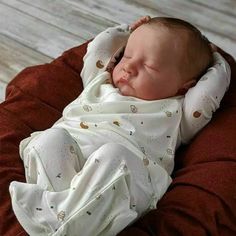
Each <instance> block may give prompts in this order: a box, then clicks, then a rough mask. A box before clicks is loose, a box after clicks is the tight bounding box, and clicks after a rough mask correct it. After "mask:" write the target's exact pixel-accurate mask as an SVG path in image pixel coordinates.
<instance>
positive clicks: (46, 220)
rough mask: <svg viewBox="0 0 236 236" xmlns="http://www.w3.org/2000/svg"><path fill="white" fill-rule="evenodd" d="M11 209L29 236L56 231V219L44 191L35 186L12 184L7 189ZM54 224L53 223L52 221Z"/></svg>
mask: <svg viewBox="0 0 236 236" xmlns="http://www.w3.org/2000/svg"><path fill="white" fill-rule="evenodd" d="M9 191H10V195H11V198H12V208H13V210H14V213H15V215H16V217H17V219H18V221H19V222H20V223H21V225H22V226H23V228H24V229H25V230H26V232H27V233H29V234H30V235H50V234H51V233H52V232H55V231H56V228H57V225H55V223H53V221H54V219H55V218H56V217H55V215H54V214H53V212H52V211H51V210H50V208H49V207H48V205H47V201H46V198H45V193H46V191H45V190H43V189H41V188H40V187H39V186H38V185H35V184H26V183H20V182H16V181H14V182H12V183H11V184H10V187H9ZM54 222H55V221H54Z"/></svg>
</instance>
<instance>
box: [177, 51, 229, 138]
mask: <svg viewBox="0 0 236 236" xmlns="http://www.w3.org/2000/svg"><path fill="white" fill-rule="evenodd" d="M213 56H214V65H213V66H212V67H210V68H209V69H208V71H207V73H206V74H205V75H204V76H202V78H201V79H200V80H199V81H198V83H197V84H196V85H195V86H194V87H193V88H191V89H189V90H188V92H187V93H186V94H185V99H184V104H183V117H182V121H181V126H180V134H181V140H182V142H183V143H188V142H189V141H190V140H191V138H193V136H194V135H195V134H196V133H197V132H198V131H199V130H200V129H202V128H203V127H204V126H205V125H206V124H207V123H208V122H209V121H210V120H211V118H212V114H213V112H215V111H216V110H217V109H218V108H219V106H220V102H221V100H222V98H223V96H224V94H225V92H226V90H227V89H228V86H229V83H230V75H231V71H230V66H229V64H228V63H227V62H226V61H225V59H224V58H223V57H222V56H221V55H220V54H219V53H217V52H214V53H213Z"/></svg>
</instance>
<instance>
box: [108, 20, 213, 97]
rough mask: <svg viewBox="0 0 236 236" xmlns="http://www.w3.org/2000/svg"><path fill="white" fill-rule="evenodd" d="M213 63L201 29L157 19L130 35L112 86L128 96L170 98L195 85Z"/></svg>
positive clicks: (180, 21)
mask: <svg viewBox="0 0 236 236" xmlns="http://www.w3.org/2000/svg"><path fill="white" fill-rule="evenodd" d="M212 61H213V57H212V52H211V48H210V45H209V43H208V42H207V40H206V39H205V38H204V37H203V36H202V34H201V33H200V31H199V30H198V29H196V28H195V27H194V26H192V25H191V24H190V23H188V22H185V21H183V20H180V19H175V18H165V17H156V18H152V19H151V20H150V21H149V22H148V23H146V24H143V25H141V26H139V27H138V28H137V29H135V30H134V31H133V32H132V33H131V35H130V37H129V39H128V42H127V45H126V48H125V51H124V55H123V57H122V58H121V60H120V62H119V63H118V64H117V65H116V67H115V68H114V70H113V72H112V77H113V83H114V85H115V86H116V87H117V88H119V90H120V92H121V94H123V95H125V96H134V97H137V98H141V99H145V100H157V99H163V98H168V97H172V96H176V95H180V94H183V93H184V92H186V91H187V90H188V88H190V87H192V86H193V85H195V83H196V81H197V80H198V78H199V77H200V76H201V75H202V74H203V73H204V72H205V71H206V69H207V68H208V67H209V65H210V64H211V63H212Z"/></svg>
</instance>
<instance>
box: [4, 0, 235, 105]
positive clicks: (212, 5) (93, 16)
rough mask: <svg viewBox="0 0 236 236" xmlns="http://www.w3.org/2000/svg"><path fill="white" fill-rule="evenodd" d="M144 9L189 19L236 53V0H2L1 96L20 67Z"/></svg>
mask: <svg viewBox="0 0 236 236" xmlns="http://www.w3.org/2000/svg"><path fill="white" fill-rule="evenodd" d="M143 15H150V16H172V17H178V18H182V19H184V20H187V21H189V22H191V23H192V24H194V25H195V26H197V27H198V28H199V29H200V30H201V31H202V32H203V33H204V34H205V35H206V36H207V37H208V38H209V40H211V41H212V42H213V43H215V44H217V45H219V46H220V47H222V48H223V49H224V50H226V51H227V52H230V54H232V55H233V56H234V57H235V58H236V30H235V29H236V0H145V1H143V0H133V1H132V0H116V1H110V0H0V102H1V101H3V100H4V96H5V88H6V85H7V84H8V83H9V81H10V80H11V79H12V78H13V77H14V76H15V75H16V74H17V73H18V72H19V71H21V70H22V69H23V68H25V67H28V66H31V65H37V64H43V63H47V62H50V61H51V60H52V59H53V58H56V57H58V56H60V55H61V53H62V52H63V51H65V50H67V49H69V48H71V47H74V46H77V45H79V44H81V43H83V42H84V41H86V40H88V39H90V38H92V37H94V36H95V35H97V34H98V33H99V32H101V31H102V30H104V29H105V28H107V27H109V26H113V25H116V24H120V23H131V22H133V21H134V20H136V19H137V18H139V17H140V16H143Z"/></svg>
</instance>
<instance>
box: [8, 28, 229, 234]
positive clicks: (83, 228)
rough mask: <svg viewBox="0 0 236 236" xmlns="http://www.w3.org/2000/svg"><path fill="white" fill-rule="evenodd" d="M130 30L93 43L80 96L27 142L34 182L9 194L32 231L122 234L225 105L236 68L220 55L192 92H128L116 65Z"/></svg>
mask: <svg viewBox="0 0 236 236" xmlns="http://www.w3.org/2000/svg"><path fill="white" fill-rule="evenodd" d="M129 35H130V31H129V27H128V26H127V25H120V26H117V27H112V28H108V29H107V30H105V31H104V32H102V33H100V34H99V35H98V36H97V37H96V38H95V39H94V40H93V41H92V42H91V43H89V45H88V49H87V54H86V55H85V57H84V67H83V70H82V72H81V77H82V80H83V84H84V90H83V92H82V93H81V95H80V96H79V97H78V98H77V99H75V100H74V101H73V102H71V103H70V104H69V105H68V106H67V107H66V108H65V109H64V111H63V116H62V118H61V119H60V120H58V121H57V122H56V123H55V124H54V125H53V126H52V128H50V129H48V130H45V131H40V132H35V133H33V134H32V135H31V136H30V137H29V138H27V139H25V140H23V141H22V142H21V144H20V155H21V158H22V160H23V162H24V166H25V175H26V181H27V183H20V182H16V181H14V182H12V183H11V185H10V194H11V198H12V206H13V210H14V212H15V214H16V217H17V218H18V220H19V222H20V223H21V224H22V226H23V227H24V229H25V230H26V231H27V233H28V234H30V235H63V236H64V235H68V236H73V235H75V236H79V235H81V236H97V235H100V236H112V235H116V234H118V233H119V232H120V231H121V230H122V229H123V228H125V227H126V226H127V225H129V224H130V223H132V222H134V221H135V220H137V219H138V218H139V217H140V216H142V215H143V214H144V213H146V212H147V211H149V210H150V209H153V208H155V207H156V203H157V201H158V200H159V199H160V198H161V197H162V196H163V194H164V193H165V192H166V190H167V188H168V186H169V185H170V183H171V177H170V175H171V173H172V171H173V167H174V155H175V151H176V149H177V148H178V147H179V146H180V144H181V143H187V142H189V141H190V140H191V138H192V137H193V136H194V135H195V134H196V133H197V132H198V131H199V130H200V129H202V128H203V127H204V126H205V125H206V124H207V123H208V122H209V121H210V120H211V117H212V113H213V112H214V111H216V109H217V108H218V107H219V105H220V101H221V99H222V97H223V96H224V94H225V92H226V90H227V88H228V86H229V83H230V67H229V65H228V63H227V62H226V61H225V60H224V59H223V58H222V56H221V55H220V54H219V53H214V65H213V66H212V67H210V68H209V69H208V71H207V72H206V74H205V75H204V76H202V78H201V79H200V80H199V82H198V83H197V84H196V86H195V87H193V88H191V89H189V91H188V92H187V93H186V95H185V96H177V97H172V98H167V99H161V100H155V101H146V100H142V99H138V98H134V97H130V96H122V95H121V94H120V93H119V90H118V89H117V88H115V87H113V85H112V83H111V74H110V73H109V72H108V67H111V65H112V63H114V60H115V58H112V56H113V55H116V56H117V51H119V50H120V48H123V47H124V46H125V45H126V43H127V39H128V37H129ZM111 58H112V59H111Z"/></svg>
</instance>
